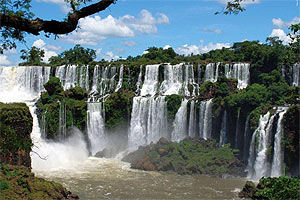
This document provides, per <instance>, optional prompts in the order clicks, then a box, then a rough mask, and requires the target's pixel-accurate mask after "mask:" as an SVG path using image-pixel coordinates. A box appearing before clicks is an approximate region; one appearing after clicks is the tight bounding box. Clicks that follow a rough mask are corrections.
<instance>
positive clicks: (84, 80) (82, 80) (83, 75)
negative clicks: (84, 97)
mask: <svg viewBox="0 0 300 200" xmlns="http://www.w3.org/2000/svg"><path fill="white" fill-rule="evenodd" d="M79 76H80V77H79V86H80V87H82V88H85V89H86V91H89V89H90V87H89V66H81V68H80V73H79Z"/></svg>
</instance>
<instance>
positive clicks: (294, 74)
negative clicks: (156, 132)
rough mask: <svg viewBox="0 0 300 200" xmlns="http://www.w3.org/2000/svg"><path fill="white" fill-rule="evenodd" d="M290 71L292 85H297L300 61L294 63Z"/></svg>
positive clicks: (299, 80) (299, 81) (299, 74)
mask: <svg viewBox="0 0 300 200" xmlns="http://www.w3.org/2000/svg"><path fill="white" fill-rule="evenodd" d="M291 73H292V86H298V85H299V84H300V79H299V76H300V63H296V64H294V65H293V66H292V67H291Z"/></svg>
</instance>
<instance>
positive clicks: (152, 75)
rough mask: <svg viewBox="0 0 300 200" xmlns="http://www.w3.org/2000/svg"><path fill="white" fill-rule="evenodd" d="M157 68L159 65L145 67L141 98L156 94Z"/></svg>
mask: <svg viewBox="0 0 300 200" xmlns="http://www.w3.org/2000/svg"><path fill="white" fill-rule="evenodd" d="M158 68H159V65H147V66H146V72H145V80H144V84H143V87H142V89H141V96H147V95H151V96H154V95H155V94H156V93H157V87H158Z"/></svg>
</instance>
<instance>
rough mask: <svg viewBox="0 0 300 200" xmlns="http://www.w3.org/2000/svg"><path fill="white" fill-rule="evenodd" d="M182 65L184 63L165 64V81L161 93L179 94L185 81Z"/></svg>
mask: <svg viewBox="0 0 300 200" xmlns="http://www.w3.org/2000/svg"><path fill="white" fill-rule="evenodd" d="M182 67H183V64H177V65H170V64H168V65H165V66H164V81H163V82H162V83H161V86H160V89H159V90H160V94H161V95H171V94H179V92H180V90H181V89H182V82H183V80H182V77H183V71H182Z"/></svg>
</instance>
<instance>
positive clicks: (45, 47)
mask: <svg viewBox="0 0 300 200" xmlns="http://www.w3.org/2000/svg"><path fill="white" fill-rule="evenodd" d="M32 46H35V47H37V48H39V49H42V50H44V51H45V56H44V58H43V61H44V62H46V63H48V62H49V58H51V57H52V56H57V53H56V52H55V51H51V50H49V49H51V48H52V49H53V47H54V46H53V45H50V48H49V47H48V45H46V43H45V42H44V41H43V40H42V39H38V40H36V41H34V42H33V44H32ZM56 48H59V47H57V46H56Z"/></svg>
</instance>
